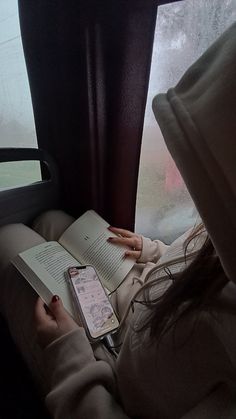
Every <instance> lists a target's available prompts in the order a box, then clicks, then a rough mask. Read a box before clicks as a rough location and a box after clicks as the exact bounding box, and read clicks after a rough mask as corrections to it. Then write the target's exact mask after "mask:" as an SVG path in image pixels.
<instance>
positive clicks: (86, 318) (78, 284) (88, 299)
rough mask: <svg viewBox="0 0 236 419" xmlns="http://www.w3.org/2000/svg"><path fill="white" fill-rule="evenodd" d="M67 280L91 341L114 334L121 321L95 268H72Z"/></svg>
mask: <svg viewBox="0 0 236 419" xmlns="http://www.w3.org/2000/svg"><path fill="white" fill-rule="evenodd" d="M67 278H68V280H69V284H70V287H71V291H72V296H73V300H74V305H76V306H77V308H78V310H79V314H80V317H81V321H82V322H83V325H84V327H85V330H86V333H87V336H88V338H89V340H90V341H96V340H97V339H101V338H102V337H103V336H105V335H106V334H108V333H114V332H115V331H116V330H117V328H118V326H119V321H118V318H117V316H116V314H115V312H114V309H113V307H112V305H111V302H110V300H109V298H108V296H107V294H106V291H105V289H104V287H103V285H102V283H101V281H100V279H99V277H98V274H97V272H96V271H95V269H94V267H93V266H91V265H87V266H74V267H71V268H69V269H68V272H67Z"/></svg>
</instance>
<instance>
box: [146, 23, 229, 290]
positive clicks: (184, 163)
mask: <svg viewBox="0 0 236 419" xmlns="http://www.w3.org/2000/svg"><path fill="white" fill-rule="evenodd" d="M153 111H154V114H155V117H156V119H157V121H158V123H159V126H160V129H161V131H162V133H163V136H164V140H165V142H166V145H167V147H168V149H169V151H170V153H171V155H172V157H173V159H174V160H175V162H176V165H177V167H178V169H179V171H180V173H181V175H182V176H183V179H184V181H185V183H186V185H187V188H188V190H189V192H190V194H191V196H192V198H193V200H194V202H195V205H196V207H197V209H198V211H199V214H200V216H201V218H202V220H203V223H204V225H205V227H206V229H207V231H208V233H209V236H210V238H211V240H212V242H213V244H214V247H215V249H216V252H217V253H218V255H219V257H220V260H221V263H222V266H223V268H224V270H225V273H226V275H227V276H228V277H229V278H230V279H231V280H233V281H234V282H236V251H235V247H236V23H234V24H233V25H232V26H231V27H230V28H229V29H228V30H227V31H226V32H224V33H223V35H222V36H221V37H220V38H218V39H217V40H216V42H215V43H214V44H213V45H212V46H211V47H210V48H208V49H207V51H206V52H205V53H204V54H203V55H202V56H201V57H200V58H199V59H198V60H197V61H196V62H195V63H194V64H193V65H192V66H191V67H190V68H189V69H188V70H187V72H186V73H185V74H184V76H183V77H182V78H181V80H180V81H179V83H178V84H177V85H176V87H174V88H171V89H169V90H168V92H167V93H166V94H158V95H157V96H156V97H155V98H154V99H153Z"/></svg>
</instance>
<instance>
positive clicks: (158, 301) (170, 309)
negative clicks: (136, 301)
mask: <svg viewBox="0 0 236 419" xmlns="http://www.w3.org/2000/svg"><path fill="white" fill-rule="evenodd" d="M202 231H203V229H202V226H200V227H198V228H197V229H196V230H195V232H194V234H192V235H191V237H190V239H189V240H188V242H187V244H186V249H187V246H188V245H189V242H190V241H191V240H192V239H193V238H194V237H196V235H199V234H201V232H202ZM186 249H185V251H186ZM158 281H160V280H158V279H157V280H156V281H154V283H153V281H152V283H151V284H150V287H147V288H146V290H145V291H144V292H143V295H144V300H143V301H142V304H144V305H146V306H147V307H148V309H149V315H148V317H147V319H146V321H145V322H144V324H143V325H142V326H141V328H140V330H144V329H147V327H148V328H150V337H151V340H154V341H155V340H158V341H159V339H160V338H161V337H162V336H163V335H164V334H165V333H166V331H167V330H169V328H170V327H172V326H173V325H176V324H177V322H178V321H179V320H180V319H181V318H183V316H185V315H187V314H188V313H189V312H190V311H191V312H195V313H196V314H197V313H199V312H200V311H201V310H211V309H214V307H215V306H216V304H217V295H218V294H219V292H220V291H221V290H222V288H223V287H224V286H225V285H226V284H227V282H228V281H229V280H228V278H227V277H226V275H225V273H224V270H223V268H222V265H221V262H220V260H219V257H218V256H217V254H216V252H215V249H214V246H213V244H212V242H211V240H210V238H209V237H208V236H207V238H206V240H205V242H204V244H203V246H202V247H201V249H200V250H199V252H198V253H197V256H195V258H194V259H193V261H192V262H191V263H190V265H189V266H188V267H187V268H186V269H185V270H184V271H183V272H181V273H180V274H178V275H177V276H176V277H175V278H174V280H173V284H172V285H171V286H170V287H169V288H168V289H167V291H166V292H165V293H164V294H163V295H162V296H161V297H157V298H153V297H152V292H151V290H152V287H153V286H155V285H156V284H157V283H158Z"/></svg>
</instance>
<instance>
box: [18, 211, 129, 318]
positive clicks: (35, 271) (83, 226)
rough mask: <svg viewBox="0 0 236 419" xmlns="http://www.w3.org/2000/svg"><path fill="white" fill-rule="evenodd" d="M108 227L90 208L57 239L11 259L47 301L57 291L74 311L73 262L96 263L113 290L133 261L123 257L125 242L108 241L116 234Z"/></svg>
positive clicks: (67, 306) (78, 263) (68, 308)
mask: <svg viewBox="0 0 236 419" xmlns="http://www.w3.org/2000/svg"><path fill="white" fill-rule="evenodd" d="M108 227H109V224H108V223H107V222H106V221H104V220H103V219H102V218H101V217H100V216H99V215H98V214H96V212H95V211H93V210H89V211H87V212H86V213H85V214H83V215H82V216H81V217H80V218H78V219H77V220H76V221H75V222H74V223H72V224H71V225H70V227H68V228H67V229H66V230H65V232H64V233H63V234H62V236H61V237H60V239H59V240H58V242H56V241H50V242H45V243H42V244H40V245H38V246H34V247H32V248H31V249H28V250H26V251H24V252H22V253H19V255H18V256H17V257H16V258H15V259H14V260H13V261H12V263H13V265H14V266H15V267H16V268H17V269H18V270H19V271H20V272H21V274H22V275H23V276H24V277H25V278H26V279H27V281H28V282H29V283H30V285H31V286H32V287H33V288H34V289H35V291H36V292H37V293H38V295H40V297H41V298H42V299H43V300H44V301H45V303H46V304H49V302H50V301H51V298H52V295H55V294H57V295H59V296H60V297H61V299H62V301H63V304H64V306H65V308H66V309H67V311H68V312H69V313H70V314H72V315H74V310H73V304H72V299H71V295H70V290H69V286H68V284H67V282H66V279H65V272H66V271H67V269H68V268H69V267H70V266H78V265H80V264H82V265H93V266H94V267H95V269H96V271H97V273H98V275H99V277H100V279H101V281H102V283H103V285H104V286H105V288H107V289H108V290H109V291H111V292H112V291H114V290H115V289H116V288H117V287H118V286H119V285H120V284H121V282H122V281H123V280H124V278H125V277H126V275H127V274H128V272H129V271H130V270H131V268H132V266H133V265H134V260H132V259H129V258H124V252H125V250H126V247H125V246H119V245H115V244H111V243H109V242H108V241H107V239H108V237H112V236H115V234H113V233H112V232H111V231H109V230H108Z"/></svg>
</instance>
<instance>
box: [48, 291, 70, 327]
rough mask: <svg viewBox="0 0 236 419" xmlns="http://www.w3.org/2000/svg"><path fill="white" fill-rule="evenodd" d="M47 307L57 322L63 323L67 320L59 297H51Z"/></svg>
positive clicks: (67, 315)
mask: <svg viewBox="0 0 236 419" xmlns="http://www.w3.org/2000/svg"><path fill="white" fill-rule="evenodd" d="M49 307H50V310H51V312H52V314H53V315H54V317H55V319H56V321H57V322H60V321H63V320H65V319H67V317H70V316H69V314H68V313H67V311H66V310H65V309H64V306H63V303H62V300H61V299H60V297H58V295H54V296H53V297H52V300H51V302H50V304H49Z"/></svg>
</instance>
